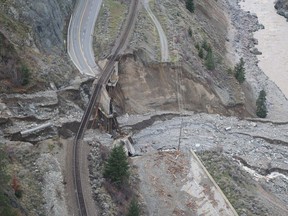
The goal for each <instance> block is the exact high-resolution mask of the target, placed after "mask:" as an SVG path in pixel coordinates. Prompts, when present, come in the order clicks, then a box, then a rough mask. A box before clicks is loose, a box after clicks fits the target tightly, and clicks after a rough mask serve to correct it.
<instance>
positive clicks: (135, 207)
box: [127, 198, 140, 216]
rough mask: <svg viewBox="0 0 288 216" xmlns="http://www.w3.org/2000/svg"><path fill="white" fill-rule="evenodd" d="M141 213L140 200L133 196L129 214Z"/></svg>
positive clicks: (136, 214) (136, 215) (130, 215)
mask: <svg viewBox="0 0 288 216" xmlns="http://www.w3.org/2000/svg"><path fill="white" fill-rule="evenodd" d="M139 215H140V208H139V205H138V202H137V200H136V199H135V198H133V199H132V201H131V203H130V206H129V210H128V214H127V216H139Z"/></svg>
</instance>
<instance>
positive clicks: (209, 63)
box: [205, 46, 215, 70]
mask: <svg viewBox="0 0 288 216" xmlns="http://www.w3.org/2000/svg"><path fill="white" fill-rule="evenodd" d="M205 66H206V68H207V69H208V70H214V69H215V61H214V56H213V52H212V48H211V47H210V46H209V48H208V50H207V55H206V58H205Z"/></svg>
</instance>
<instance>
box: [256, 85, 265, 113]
mask: <svg viewBox="0 0 288 216" xmlns="http://www.w3.org/2000/svg"><path fill="white" fill-rule="evenodd" d="M256 115H257V116H258V117H260V118H265V117H266V116H267V107H266V92H265V91H264V90H261V91H260V93H259V96H258V98H257V100H256Z"/></svg>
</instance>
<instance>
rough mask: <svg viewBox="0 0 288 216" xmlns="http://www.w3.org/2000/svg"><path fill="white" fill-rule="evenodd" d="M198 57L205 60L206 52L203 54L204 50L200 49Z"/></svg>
mask: <svg viewBox="0 0 288 216" xmlns="http://www.w3.org/2000/svg"><path fill="white" fill-rule="evenodd" d="M198 56H199V57H200V58H201V59H203V58H204V52H203V49H202V48H200V49H199V51H198Z"/></svg>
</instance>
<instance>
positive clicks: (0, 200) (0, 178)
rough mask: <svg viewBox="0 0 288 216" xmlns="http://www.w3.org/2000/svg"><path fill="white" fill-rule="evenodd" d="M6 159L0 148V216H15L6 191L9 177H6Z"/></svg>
mask: <svg viewBox="0 0 288 216" xmlns="http://www.w3.org/2000/svg"><path fill="white" fill-rule="evenodd" d="M6 169H7V157H6V154H5V152H4V151H3V150H2V149H1V148H0V215H5V216H14V215H17V213H16V212H15V210H14V209H13V208H12V207H11V206H10V202H9V198H8V196H7V195H6V190H7V186H8V182H9V180H10V177H9V176H8V175H7V172H6Z"/></svg>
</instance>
